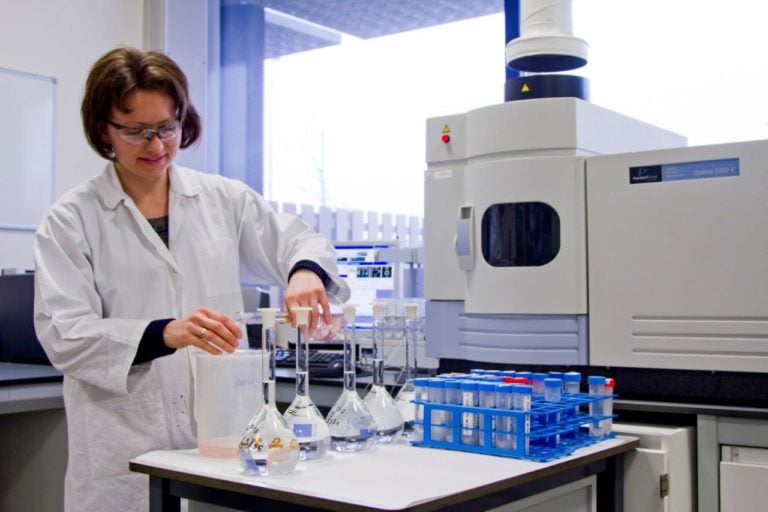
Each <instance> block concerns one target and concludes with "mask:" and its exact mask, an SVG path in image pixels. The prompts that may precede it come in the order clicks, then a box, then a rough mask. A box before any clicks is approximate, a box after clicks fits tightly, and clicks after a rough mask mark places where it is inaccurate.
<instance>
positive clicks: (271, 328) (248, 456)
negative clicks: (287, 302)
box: [237, 308, 299, 476]
mask: <svg viewBox="0 0 768 512" xmlns="http://www.w3.org/2000/svg"><path fill="white" fill-rule="evenodd" d="M258 312H259V313H261V320H262V331H261V333H262V334H261V339H262V350H263V351H264V353H265V357H263V358H262V368H263V370H262V375H263V377H262V396H263V397H264V400H265V403H264V404H263V406H262V407H261V408H260V410H259V411H258V412H257V413H256V415H255V416H254V417H253V418H252V419H251V421H250V422H249V424H248V427H247V428H246V429H245V433H244V434H243V437H242V439H241V440H240V445H239V447H238V450H237V456H238V458H239V459H240V465H241V466H242V467H243V470H244V472H245V473H246V474H254V475H261V476H270V475H287V474H289V473H292V472H293V470H294V469H295V468H296V464H297V462H298V461H299V441H298V439H297V438H296V436H295V435H294V433H293V431H291V429H290V428H288V424H287V423H286V421H285V419H284V418H283V416H282V415H281V414H280V411H278V410H277V404H276V403H275V342H276V338H277V337H276V330H275V323H276V316H277V313H278V310H277V309H276V308H261V309H259V310H258Z"/></svg>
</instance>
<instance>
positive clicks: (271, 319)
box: [256, 308, 280, 329]
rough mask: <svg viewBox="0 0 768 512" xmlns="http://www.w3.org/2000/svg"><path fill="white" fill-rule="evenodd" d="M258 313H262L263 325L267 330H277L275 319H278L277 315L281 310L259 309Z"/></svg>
mask: <svg viewBox="0 0 768 512" xmlns="http://www.w3.org/2000/svg"><path fill="white" fill-rule="evenodd" d="M256 311H258V312H259V313H261V325H263V326H264V327H265V328H267V329H274V328H275V319H276V318H277V313H278V312H279V311H280V310H279V309H277V308H259V309H257V310H256Z"/></svg>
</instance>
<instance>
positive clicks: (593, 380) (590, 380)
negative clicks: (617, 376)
mask: <svg viewBox="0 0 768 512" xmlns="http://www.w3.org/2000/svg"><path fill="white" fill-rule="evenodd" d="M587 384H589V385H595V386H600V385H605V377H602V376H600V375H590V376H589V377H587Z"/></svg>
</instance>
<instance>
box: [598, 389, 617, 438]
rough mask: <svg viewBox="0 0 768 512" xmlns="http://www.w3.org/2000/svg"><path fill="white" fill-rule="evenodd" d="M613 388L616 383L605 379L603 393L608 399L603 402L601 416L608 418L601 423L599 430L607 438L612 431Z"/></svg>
mask: <svg viewBox="0 0 768 512" xmlns="http://www.w3.org/2000/svg"><path fill="white" fill-rule="evenodd" d="M615 387H616V381H615V380H613V379H612V378H610V377H606V379H605V386H604V387H603V392H604V393H605V395H606V396H607V397H608V398H606V399H605V400H603V414H604V415H606V416H608V418H607V419H606V420H605V421H603V425H602V427H601V429H600V432H601V434H602V435H603V436H607V435H608V434H610V433H611V431H612V430H613V393H614V388H615Z"/></svg>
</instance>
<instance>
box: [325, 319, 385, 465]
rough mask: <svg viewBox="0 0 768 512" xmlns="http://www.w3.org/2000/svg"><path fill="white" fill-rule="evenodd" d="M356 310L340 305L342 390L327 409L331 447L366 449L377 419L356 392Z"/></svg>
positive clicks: (374, 434)
mask: <svg viewBox="0 0 768 512" xmlns="http://www.w3.org/2000/svg"><path fill="white" fill-rule="evenodd" d="M355 310H356V307H355V306H354V305H352V304H346V305H345V306H344V308H343V315H344V330H343V335H344V390H343V391H342V392H341V396H340V397H339V398H338V400H336V403H335V404H334V405H333V407H332V408H331V410H330V411H329V412H328V416H327V417H326V422H327V423H328V428H329V430H330V433H331V448H332V449H333V450H336V451H339V452H357V451H362V450H367V449H369V448H371V447H372V446H373V445H374V444H375V443H376V422H375V420H374V418H373V415H372V414H371V412H370V411H369V410H368V407H367V406H366V405H365V402H363V400H362V398H360V395H358V394H357V385H356V374H355Z"/></svg>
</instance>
